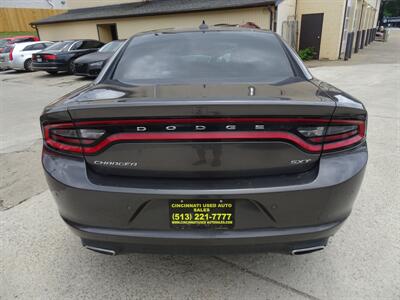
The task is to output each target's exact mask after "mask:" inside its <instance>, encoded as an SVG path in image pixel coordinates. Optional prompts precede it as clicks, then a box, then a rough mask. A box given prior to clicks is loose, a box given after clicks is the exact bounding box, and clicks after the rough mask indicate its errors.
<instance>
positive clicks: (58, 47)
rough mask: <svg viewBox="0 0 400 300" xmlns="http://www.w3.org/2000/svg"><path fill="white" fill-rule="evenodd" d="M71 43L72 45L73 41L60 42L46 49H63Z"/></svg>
mask: <svg viewBox="0 0 400 300" xmlns="http://www.w3.org/2000/svg"><path fill="white" fill-rule="evenodd" d="M69 45H71V42H58V43H55V44H53V45H51V46H50V47H49V48H47V49H46V50H63V49H64V48H66V47H67V46H69Z"/></svg>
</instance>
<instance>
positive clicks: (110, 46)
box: [99, 41, 124, 52]
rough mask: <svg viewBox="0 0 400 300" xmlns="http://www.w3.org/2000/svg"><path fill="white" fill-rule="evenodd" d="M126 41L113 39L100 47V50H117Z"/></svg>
mask: <svg viewBox="0 0 400 300" xmlns="http://www.w3.org/2000/svg"><path fill="white" fill-rule="evenodd" d="M123 43H124V41H113V42H109V43H108V44H106V45H104V46H103V47H101V48H100V49H99V52H115V51H117V50H118V48H119V47H121V45H122V44H123Z"/></svg>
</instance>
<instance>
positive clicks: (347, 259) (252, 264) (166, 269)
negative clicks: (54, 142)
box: [0, 31, 400, 299]
mask: <svg viewBox="0 0 400 300" xmlns="http://www.w3.org/2000/svg"><path fill="white" fill-rule="evenodd" d="M390 38H391V39H390V41H389V42H388V43H379V42H375V43H373V44H371V45H369V46H368V47H367V48H365V49H363V50H361V53H360V54H358V55H355V56H353V58H352V60H351V61H349V62H327V63H324V62H318V63H313V62H312V63H310V64H309V65H310V66H311V67H312V68H311V69H310V70H311V72H312V73H313V75H315V76H316V77H317V78H319V79H322V80H325V81H328V82H330V83H332V84H334V85H336V86H337V87H339V88H341V89H343V90H345V91H347V92H349V93H350V94H352V95H354V96H355V97H357V98H359V99H360V100H362V101H363V102H364V103H365V105H366V107H367V109H368V113H369V120H368V147H369V154H370V157H369V162H368V167H367V172H366V175H365V180H364V182H363V185H362V188H361V191H360V194H359V196H358V199H357V201H356V203H355V205H354V209H353V213H352V215H351V216H350V217H349V219H348V220H347V221H346V223H345V224H344V226H343V227H342V228H341V230H340V231H339V232H338V233H337V234H336V235H335V236H334V237H333V238H332V239H331V240H330V242H329V245H328V247H327V248H326V250H324V251H321V252H317V253H313V254H310V255H305V256H287V255H281V254H269V253H266V254H252V255H249V254H246V255H224V256H171V255H145V254H129V255H121V256H115V257H110V256H104V255H101V254H96V253H93V252H90V251H88V250H86V249H84V248H82V247H81V245H80V242H79V239H78V238H76V237H75V236H74V235H73V234H72V233H71V232H70V231H69V230H68V228H67V227H66V225H65V224H64V223H63V221H62V220H61V219H60V217H59V216H58V213H57V208H56V205H55V203H54V201H53V199H52V196H51V194H50V192H49V191H48V189H47V186H46V184H45V181H44V177H43V174H42V170H41V166H40V145H41V142H40V135H41V133H40V127H39V121H38V118H39V115H40V112H41V110H42V108H43V107H44V105H45V104H47V103H49V102H51V101H53V100H55V99H56V98H57V97H60V96H62V95H63V94H65V93H67V92H69V91H72V90H73V89H75V88H77V87H80V86H82V85H84V84H88V83H89V82H90V81H87V80H83V79H81V78H78V77H74V76H64V75H58V76H49V75H47V74H45V73H42V72H37V73H16V72H14V71H7V72H2V73H0V165H1V169H0V210H1V211H0V238H1V240H0V257H1V261H0V299H16V298H17V299H77V298H79V299H98V298H101V299H128V298H129V299H400V80H399V78H400V54H399V51H398V49H400V31H397V32H393V33H392V34H391V37H390ZM382 56H384V57H383V58H382Z"/></svg>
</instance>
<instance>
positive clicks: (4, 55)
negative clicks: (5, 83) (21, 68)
mask: <svg viewBox="0 0 400 300" xmlns="http://www.w3.org/2000/svg"><path fill="white" fill-rule="evenodd" d="M12 49H13V46H11V45H8V46H6V47H5V48H4V50H3V52H1V53H0V71H4V70H8V69H9V68H10V52H11V50H12Z"/></svg>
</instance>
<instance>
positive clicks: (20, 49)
mask: <svg viewBox="0 0 400 300" xmlns="http://www.w3.org/2000/svg"><path fill="white" fill-rule="evenodd" d="M52 44H53V42H48V41H40V42H27V43H17V44H14V47H13V49H12V50H11V53H10V55H9V63H8V66H9V68H10V69H13V70H25V71H33V69H32V54H35V53H36V52H39V51H42V50H44V49H46V48H47V47H49V46H51V45H52Z"/></svg>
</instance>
